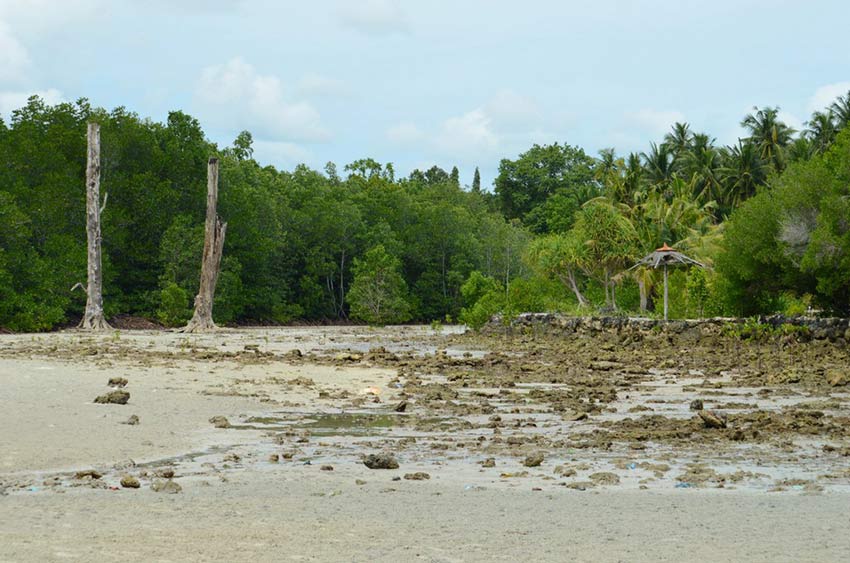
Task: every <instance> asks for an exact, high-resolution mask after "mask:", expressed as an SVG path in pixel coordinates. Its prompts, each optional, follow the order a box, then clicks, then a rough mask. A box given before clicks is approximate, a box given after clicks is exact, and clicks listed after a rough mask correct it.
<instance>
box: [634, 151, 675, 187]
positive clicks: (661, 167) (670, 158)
mask: <svg viewBox="0 0 850 563" xmlns="http://www.w3.org/2000/svg"><path fill="white" fill-rule="evenodd" d="M649 147H650V149H649V153H648V154H647V153H641V156H642V157H643V160H644V169H645V171H646V178H647V180H648V181H649V183H650V184H651V185H653V186H661V185H663V184H666V183H667V182H669V181H670V179H671V178H672V177H673V164H674V162H675V159H676V156H675V155H674V154H673V149H671V148H670V147H669V146H668V145H665V144H664V143H662V144H660V145H656V144H655V143H651V144H650V145H649Z"/></svg>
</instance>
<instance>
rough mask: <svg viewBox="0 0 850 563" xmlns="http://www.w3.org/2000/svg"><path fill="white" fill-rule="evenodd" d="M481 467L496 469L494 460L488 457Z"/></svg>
mask: <svg viewBox="0 0 850 563" xmlns="http://www.w3.org/2000/svg"><path fill="white" fill-rule="evenodd" d="M481 467H496V458H493V457H488V458H487V459H485V460H484V461H482V462H481Z"/></svg>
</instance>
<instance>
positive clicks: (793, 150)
mask: <svg viewBox="0 0 850 563" xmlns="http://www.w3.org/2000/svg"><path fill="white" fill-rule="evenodd" d="M787 152H788V159H789V160H790V161H791V162H797V161H800V160H809V159H810V158H812V157H813V156H814V155H816V154H817V152H818V148H817V145H815V143H814V142H813V141H812V140H811V139H809V138H808V137H806V136H805V135H801V136H799V137H797V138H796V139H794V141H793V142H792V143H791V144H790V145H788V148H787Z"/></svg>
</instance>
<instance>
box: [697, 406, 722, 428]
mask: <svg viewBox="0 0 850 563" xmlns="http://www.w3.org/2000/svg"><path fill="white" fill-rule="evenodd" d="M697 414H699V417H700V418H701V419H702V421H703V423H704V424H705V427H706V428H726V414H724V413H722V412H717V411H706V410H702V411H699V412H698V413H697Z"/></svg>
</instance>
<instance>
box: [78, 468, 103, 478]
mask: <svg viewBox="0 0 850 563" xmlns="http://www.w3.org/2000/svg"><path fill="white" fill-rule="evenodd" d="M101 477H103V473H101V472H100V471H98V470H97V469H84V470H83V471H77V472H76V473H75V474H74V479H100V478H101Z"/></svg>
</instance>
